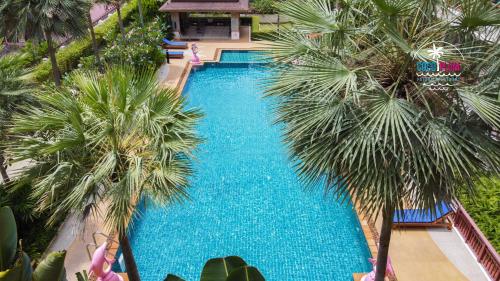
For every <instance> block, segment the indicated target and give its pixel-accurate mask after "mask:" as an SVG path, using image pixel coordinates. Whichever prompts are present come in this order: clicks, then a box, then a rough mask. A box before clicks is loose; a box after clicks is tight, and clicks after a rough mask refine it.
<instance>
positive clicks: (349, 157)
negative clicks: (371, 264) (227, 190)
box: [268, 0, 500, 281]
mask: <svg viewBox="0 0 500 281" xmlns="http://www.w3.org/2000/svg"><path fill="white" fill-rule="evenodd" d="M336 2H337V1H336ZM454 2H458V4H459V5H460V7H457V6H455V5H454V4H452V3H451V2H450V1H440V0H394V1H388V0H373V1H368V0H359V1H339V2H338V3H336V4H339V5H338V6H339V7H342V9H340V10H338V9H334V8H333V7H334V6H333V3H332V1H329V0H307V1H299V0H293V1H286V2H284V3H283V4H282V5H280V6H279V8H280V10H281V13H283V14H285V15H287V16H288V17H289V18H290V19H291V20H292V23H293V26H292V27H291V28H288V29H287V30H282V32H281V33H280V34H279V35H276V38H275V39H276V42H274V43H273V44H272V51H271V52H269V56H270V57H272V58H273V59H274V60H275V61H276V68H275V70H276V71H275V72H274V73H275V74H274V75H273V77H272V78H271V79H270V80H269V88H268V94H269V95H270V96H272V97H273V98H274V99H275V100H276V104H277V105H276V112H277V116H278V121H280V122H283V123H284V124H285V127H284V135H285V137H284V141H285V142H286V143H287V144H288V145H289V147H290V150H291V154H292V156H293V159H294V160H296V161H297V168H298V173H299V174H300V176H301V178H302V179H303V180H304V182H306V183H317V182H321V183H323V186H324V187H325V189H326V190H328V191H333V192H335V193H336V194H337V195H338V196H339V197H341V198H345V197H349V196H350V198H351V199H352V200H353V201H354V203H355V204H356V205H359V206H360V208H361V211H362V212H364V213H365V214H367V215H370V216H372V217H373V216H377V215H381V217H382V218H383V223H382V229H381V233H380V241H379V251H378V257H377V262H378V264H377V276H376V280H377V281H382V280H383V279H384V275H385V269H386V266H385V265H386V263H387V254H388V250H389V242H390V237H391V226H392V222H393V219H396V220H399V219H401V217H402V212H397V211H396V210H401V209H403V208H404V207H410V208H419V209H430V210H431V212H432V213H433V214H435V212H436V208H438V207H437V206H440V204H438V203H440V202H444V203H445V204H448V205H450V204H452V203H453V201H454V200H456V198H457V195H458V194H459V193H460V192H461V189H462V188H461V187H463V189H464V192H466V193H471V191H472V190H473V189H474V180H476V179H478V178H479V177H480V176H483V175H489V174H495V173H498V172H499V170H500V165H499V164H500V145H499V142H498V134H499V132H498V130H499V129H500V99H498V98H499V92H500V90H499V77H500V63H499V62H500V50H499V49H498V40H499V37H498V36H497V35H494V34H495V33H496V34H498V32H499V29H498V24H499V23H500V10H499V9H497V8H495V7H493V6H492V5H491V3H490V1H487V0H485V1H482V0H481V1H469V0H462V1H454ZM455 11H461V13H458V14H456V13H455ZM432 43H435V45H437V46H436V48H438V47H439V48H442V50H444V52H445V55H444V56H443V57H442V59H443V60H448V61H450V60H454V61H460V62H461V68H462V69H461V77H462V78H461V80H460V81H459V82H457V83H454V84H452V85H451V86H449V88H448V89H447V90H444V91H440V90H433V89H432V88H430V87H428V86H426V85H424V84H422V83H420V82H418V81H417V77H418V76H417V74H416V73H417V69H416V64H417V63H418V62H422V61H424V62H432V61H433V58H432V56H431V55H430V53H429V51H430V49H431V48H432ZM453 46H455V47H456V48H457V49H458V50H459V51H460V52H461V53H462V55H460V52H459V51H457V50H456V49H455V48H454V47H453ZM394 216H396V217H394Z"/></svg>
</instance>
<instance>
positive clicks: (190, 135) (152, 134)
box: [9, 67, 201, 281]
mask: <svg viewBox="0 0 500 281" xmlns="http://www.w3.org/2000/svg"><path fill="white" fill-rule="evenodd" d="M70 80H71V81H72V83H71V84H70V85H72V86H71V87H60V88H52V89H47V90H44V91H43V92H41V93H40V94H39V95H37V97H38V99H39V102H40V104H41V107H40V108H36V107H27V108H26V109H25V110H24V111H23V113H19V114H16V115H15V117H14V118H13V120H14V126H13V128H12V131H11V132H12V134H13V137H14V141H13V142H12V143H10V144H9V153H10V155H12V157H13V159H14V160H21V159H33V160H34V163H33V166H30V167H26V169H25V170H24V171H23V174H22V175H21V179H23V178H26V179H31V180H32V182H33V191H32V195H31V197H32V198H33V199H34V200H36V203H37V210H38V211H44V210H49V211H50V212H51V213H52V216H51V218H50V220H49V223H51V222H54V221H55V220H57V218H58V217H60V216H63V215H64V214H66V213H69V212H72V213H74V214H77V215H79V216H80V217H81V218H82V219H86V218H88V217H89V216H90V215H93V214H96V212H99V213H101V214H104V224H105V225H106V226H107V228H108V229H109V231H116V233H117V234H118V237H119V242H120V246H121V249H122V251H123V255H124V259H125V265H126V268H127V274H128V276H129V280H132V281H138V280H140V279H139V273H138V271H137V266H136V264H135V260H134V257H133V254H132V249H131V247H130V243H129V240H128V237H127V231H128V229H129V222H132V221H133V217H134V216H135V215H136V214H137V210H136V206H137V204H138V203H139V201H140V200H141V198H149V199H151V200H153V201H154V202H156V203H157V204H167V203H171V202H175V201H179V200H182V199H183V198H185V197H186V196H187V193H186V188H187V186H188V180H187V178H188V176H189V175H190V174H191V165H190V158H191V152H192V150H193V149H194V148H195V147H196V145H197V144H198V143H199V141H200V140H199V139H198V137H197V136H196V134H195V132H194V127H195V125H196V123H197V120H198V119H199V118H200V117H201V115H200V113H199V112H198V111H197V110H186V109H185V103H184V99H182V98H181V97H178V95H177V92H176V91H175V90H172V89H166V88H163V87H160V86H159V84H158V82H157V80H156V74H155V72H153V71H149V70H148V71H146V70H145V71H139V72H135V71H134V69H132V68H130V67H113V68H110V69H107V71H106V73H105V74H100V73H98V72H76V73H75V74H73V75H72V76H71V77H70Z"/></svg>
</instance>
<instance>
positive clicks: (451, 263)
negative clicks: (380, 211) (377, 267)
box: [375, 220, 489, 281]
mask: <svg viewBox="0 0 500 281" xmlns="http://www.w3.org/2000/svg"><path fill="white" fill-rule="evenodd" d="M375 226H376V228H377V230H378V231H379V232H380V227H381V222H380V220H379V221H377V222H376V223H375ZM389 255H390V257H391V260H392V264H393V266H394V270H395V272H396V277H397V279H398V281H467V280H470V281H488V280H489V279H488V277H487V275H486V273H484V271H483V270H482V268H481V266H480V265H479V263H477V261H476V259H475V257H474V256H473V255H472V253H471V252H470V251H469V249H468V246H467V245H466V244H465V242H464V241H462V240H461V238H460V236H459V234H458V233H457V232H456V231H455V230H454V229H453V230H452V231H448V230H447V229H438V228H402V229H396V230H393V232H392V236H391V244H390V248H389Z"/></svg>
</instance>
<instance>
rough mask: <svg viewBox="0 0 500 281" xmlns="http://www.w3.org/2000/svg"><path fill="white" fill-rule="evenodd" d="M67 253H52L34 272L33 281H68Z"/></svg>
mask: <svg viewBox="0 0 500 281" xmlns="http://www.w3.org/2000/svg"><path fill="white" fill-rule="evenodd" d="M65 258H66V251H61V252H53V253H50V254H49V255H48V256H47V257H46V258H45V259H44V260H43V261H42V262H41V263H40V264H39V265H38V266H37V267H36V269H35V271H34V272H33V281H48V280H51V281H66V270H65V269H64V259H65Z"/></svg>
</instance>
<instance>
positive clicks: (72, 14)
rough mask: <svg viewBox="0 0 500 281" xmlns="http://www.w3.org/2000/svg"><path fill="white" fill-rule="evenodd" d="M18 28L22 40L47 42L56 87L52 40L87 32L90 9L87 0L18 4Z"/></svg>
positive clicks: (58, 81) (30, 0) (57, 74)
mask: <svg viewBox="0 0 500 281" xmlns="http://www.w3.org/2000/svg"><path fill="white" fill-rule="evenodd" d="M13 3H14V4H15V5H17V7H18V10H17V11H18V18H19V20H18V28H20V29H21V30H22V34H24V37H25V38H26V39H34V40H43V39H45V40H46V41H47V45H48V53H49V58H50V62H51V64H52V75H53V76H54V82H55V84H56V85H57V86H60V85H61V73H60V70H59V67H58V66H57V59H56V46H55V45H54V38H56V37H60V38H65V37H67V36H80V35H83V34H85V33H86V31H87V24H86V23H87V18H86V16H85V15H87V14H88V12H89V9H90V2H89V1H88V0H19V1H14V2H13Z"/></svg>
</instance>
